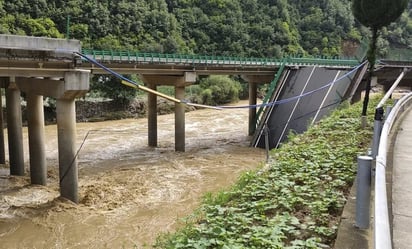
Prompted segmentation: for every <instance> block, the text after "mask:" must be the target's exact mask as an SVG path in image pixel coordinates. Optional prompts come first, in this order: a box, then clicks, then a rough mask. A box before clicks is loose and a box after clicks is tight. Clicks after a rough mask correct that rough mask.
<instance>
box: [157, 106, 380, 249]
mask: <svg viewBox="0 0 412 249" xmlns="http://www.w3.org/2000/svg"><path fill="white" fill-rule="evenodd" d="M377 101H378V98H375V99H372V100H371V103H370V107H373V106H376V103H377ZM360 113H361V103H358V104H355V105H352V106H349V105H347V104H346V105H344V106H343V107H341V108H339V109H338V110H336V111H334V112H333V113H332V114H331V115H330V116H329V117H327V118H325V119H323V120H321V121H320V122H319V123H318V124H316V125H314V126H312V127H310V128H309V129H308V131H307V132H305V133H304V134H300V135H296V134H290V136H289V141H288V142H287V143H285V144H283V145H282V146H281V147H280V148H278V149H275V150H272V151H271V162H270V163H268V164H266V165H265V166H264V167H262V168H260V169H259V170H256V171H251V172H247V173H245V174H243V176H242V177H241V178H240V179H239V181H238V182H237V183H236V184H235V185H234V186H233V187H232V188H231V189H230V190H226V191H221V192H219V193H217V194H208V195H207V196H206V197H205V200H204V202H203V204H202V205H201V207H200V208H199V210H197V211H196V212H195V213H194V214H193V215H192V216H190V217H189V218H187V219H185V222H186V224H185V225H184V226H183V228H182V229H180V230H179V231H178V232H176V233H173V234H168V235H163V236H161V237H159V239H158V241H157V242H156V244H155V245H154V246H155V247H156V248H223V249H229V248H231V249H238V248H239V249H240V248H245V249H246V248H265V249H269V248H288V249H292V248H331V247H333V243H334V240H335V238H336V234H337V228H338V225H339V222H340V215H341V213H342V210H343V206H344V204H345V202H346V196H347V195H348V193H349V190H350V187H351V186H352V184H353V181H354V179H355V176H356V157H357V155H359V154H362V153H365V151H366V149H367V147H368V146H369V145H370V141H371V137H372V128H371V127H367V128H364V129H362V128H361V120H360ZM368 119H369V122H370V123H371V122H372V120H373V110H372V108H370V110H369V116H368Z"/></svg>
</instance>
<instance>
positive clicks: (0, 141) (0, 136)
mask: <svg viewBox="0 0 412 249" xmlns="http://www.w3.org/2000/svg"><path fill="white" fill-rule="evenodd" d="M7 85H8V80H5V78H0V164H6V152H5V146H4V119H3V98H2V96H3V94H2V92H3V90H2V88H6V86H7Z"/></svg>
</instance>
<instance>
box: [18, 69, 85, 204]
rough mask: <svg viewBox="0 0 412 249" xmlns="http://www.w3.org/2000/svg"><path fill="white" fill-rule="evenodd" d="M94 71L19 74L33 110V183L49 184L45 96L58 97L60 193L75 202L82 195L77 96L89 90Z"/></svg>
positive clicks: (30, 135) (31, 121)
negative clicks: (45, 137)
mask: <svg viewBox="0 0 412 249" xmlns="http://www.w3.org/2000/svg"><path fill="white" fill-rule="evenodd" d="M89 78H90V72H89V71H86V70H73V71H67V72H63V73H62V76H61V77H55V78H50V77H45V78H26V77H19V78H18V80H17V82H18V85H19V88H20V89H22V91H24V92H26V93H27V96H28V99H27V101H28V102H27V107H28V109H29V113H28V114H29V115H28V124H29V146H30V148H29V150H30V169H31V172H30V173H31V177H32V183H35V184H45V183H46V179H47V168H46V160H45V148H44V112H43V96H48V97H52V98H55V99H56V100H57V102H56V119H57V139H58V157H59V179H60V195H61V196H62V197H64V198H67V199H69V200H71V201H73V202H75V203H77V202H78V201H79V197H78V168H77V158H76V156H77V155H76V152H77V151H76V110H75V98H77V97H81V96H83V95H84V94H85V93H86V92H87V91H88V90H89Z"/></svg>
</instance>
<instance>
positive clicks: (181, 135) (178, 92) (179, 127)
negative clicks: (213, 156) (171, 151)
mask: <svg viewBox="0 0 412 249" xmlns="http://www.w3.org/2000/svg"><path fill="white" fill-rule="evenodd" d="M175 97H176V98H177V99H184V97H185V87H184V86H176V87H175ZM175 151H180V152H184V151H185V105H184V104H182V103H175Z"/></svg>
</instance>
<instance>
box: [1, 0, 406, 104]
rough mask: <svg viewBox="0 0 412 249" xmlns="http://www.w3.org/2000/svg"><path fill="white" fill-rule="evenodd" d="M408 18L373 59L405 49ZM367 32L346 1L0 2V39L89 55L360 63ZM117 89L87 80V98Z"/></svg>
mask: <svg viewBox="0 0 412 249" xmlns="http://www.w3.org/2000/svg"><path fill="white" fill-rule="evenodd" d="M409 7H411V6H409ZM411 12H412V9H411V8H409V11H408V12H405V13H404V14H403V15H402V17H401V18H400V20H399V21H398V22H397V23H395V24H393V25H391V26H389V27H388V28H385V29H383V30H382V32H381V33H382V35H381V38H380V39H379V41H378V52H379V54H380V55H385V54H386V55H388V54H389V55H392V54H393V53H389V52H388V51H390V50H389V49H390V47H393V48H396V49H402V48H410V47H411V46H412V39H411V34H412V21H411V19H410V14H411ZM368 32H370V31H369V30H367V29H366V28H362V26H361V25H360V24H359V23H357V22H356V21H355V19H354V17H353V15H352V11H351V1H350V0H320V1H309V0H304V1H302V0H289V1H287V0H242V1H238V0H138V1H127V0H89V1H81V0H68V1H67V0H64V1H63V0H14V1H5V0H0V33H1V34H16V35H30V36H46V37H57V38H63V37H70V38H74V39H79V40H81V42H82V45H83V48H90V49H106V50H107V49H114V50H120V49H122V50H126V49H127V50H135V51H136V50H137V51H143V52H161V53H190V54H193V53H194V54H208V55H234V56H248V57H280V56H284V55H289V54H293V55H296V54H298V55H315V56H316V55H322V56H337V55H345V56H354V55H355V56H356V55H358V56H359V54H356V47H357V46H358V45H359V43H360V42H361V41H362V40H363V39H364V38H365V37H368ZM389 45H391V46H389ZM118 83H119V82H118V80H116V79H114V78H113V77H106V76H104V77H103V76H94V78H93V84H92V90H93V92H94V93H98V95H99V94H100V95H101V97H108V98H111V99H114V100H115V101H122V102H125V101H129V100H131V99H133V98H134V97H135V96H136V94H135V92H134V90H133V89H125V88H124V87H122V89H120V88H119V85H120V84H118ZM214 85H216V84H214ZM206 86H207V85H206ZM242 87H243V86H242ZM243 88H244V87H243ZM196 90H197V92H198V93H202V95H199V96H196V97H194V99H195V100H196V101H197V102H202V101H203V103H206V102H210V103H212V102H215V101H214V100H212V99H211V98H210V96H209V97H207V96H205V94H206V95H207V94H209V95H211V94H214V95H215V96H216V93H211V92H210V89H209V90H208V89H196ZM206 90H208V91H209V92H207V91H206ZM238 92H239V94H240V95H242V94H243V93H244V91H243V92H242V91H241V90H240V91H238ZM232 94H236V91H235V92H232ZM237 97H238V96H229V98H225V99H223V101H221V102H219V103H218V104H223V103H225V102H227V100H228V99H229V100H230V99H236V98H237ZM218 99H222V98H221V97H219V98H218Z"/></svg>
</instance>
